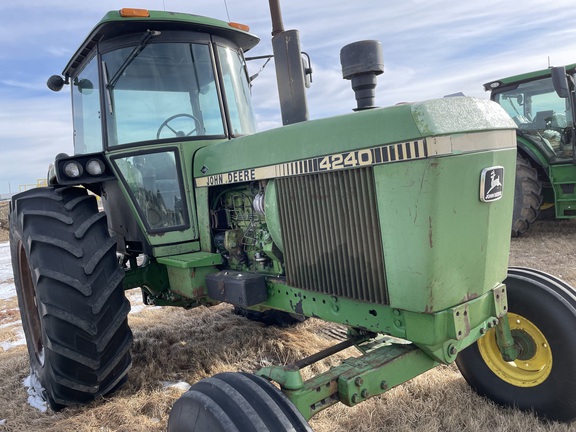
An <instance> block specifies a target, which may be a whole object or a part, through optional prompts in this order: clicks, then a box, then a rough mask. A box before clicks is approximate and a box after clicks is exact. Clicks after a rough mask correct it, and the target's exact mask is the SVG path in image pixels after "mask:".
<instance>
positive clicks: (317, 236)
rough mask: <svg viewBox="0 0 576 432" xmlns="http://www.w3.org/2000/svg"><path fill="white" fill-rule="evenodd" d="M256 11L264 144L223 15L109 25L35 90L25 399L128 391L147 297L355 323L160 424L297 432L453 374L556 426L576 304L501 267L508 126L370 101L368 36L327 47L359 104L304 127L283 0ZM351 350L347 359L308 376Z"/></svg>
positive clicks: (301, 72) (116, 19) (206, 392)
mask: <svg viewBox="0 0 576 432" xmlns="http://www.w3.org/2000/svg"><path fill="white" fill-rule="evenodd" d="M270 10H271V16H272V22H273V39H272V46H273V51H274V52H273V57H274V62H275V65H276V75H277V81H278V89H279V96H280V105H281V112H282V119H283V126H282V127H278V128H276V129H272V130H267V131H264V132H257V131H256V121H255V117H254V113H253V109H252V104H251V91H252V90H254V91H257V90H258V88H257V86H256V87H255V88H254V89H251V83H250V78H249V74H248V72H247V67H246V62H245V60H246V58H245V53H246V52H248V51H249V50H250V49H252V48H253V47H254V46H255V45H256V44H257V43H258V38H257V37H256V36H254V35H253V34H251V33H250V32H249V31H248V28H247V27H246V26H243V25H239V24H236V23H227V22H223V21H220V20H216V19H212V18H207V17H201V16H197V15H190V14H185V13H174V12H162V11H148V10H142V9H122V10H119V11H111V12H109V13H107V14H106V15H105V16H104V18H103V19H102V20H101V21H100V22H99V23H98V24H97V25H96V26H95V27H94V29H92V30H91V31H90V33H89V34H88V36H87V37H86V39H85V40H84V42H82V44H81V45H80V47H79V48H78V49H77V51H76V52H75V53H74V55H73V56H72V58H71V59H70V61H69V62H68V64H67V65H66V67H65V68H64V71H63V73H62V75H57V76H53V77H52V78H50V80H49V82H48V85H49V87H50V88H51V89H52V90H60V89H62V88H63V87H64V86H69V88H70V90H71V93H72V113H73V122H74V154H73V155H67V154H58V155H56V157H55V161H54V164H53V165H52V167H51V168H50V170H49V174H48V182H49V185H48V186H47V187H43V188H37V189H33V190H29V191H26V192H23V193H20V194H18V195H15V196H14V197H13V198H12V201H11V204H10V247H11V254H12V264H13V269H14V282H15V285H16V290H17V294H18V302H19V308H20V312H21V316H22V326H23V328H24V331H25V335H26V343H27V348H28V353H29V356H30V367H31V374H32V375H33V376H34V377H35V378H37V379H36V380H35V381H36V382H37V383H38V390H39V391H40V392H42V394H43V395H44V397H45V398H46V400H47V401H48V402H49V404H50V406H51V407H52V409H53V410H58V409H62V408H64V407H67V406H72V405H78V404H85V403H89V402H91V401H94V400H95V399H97V398H100V397H101V396H104V395H109V394H112V393H113V392H114V391H115V390H116V389H118V388H120V386H122V384H123V383H124V382H125V381H126V380H127V379H129V378H128V370H129V368H130V365H131V361H132V360H131V355H130V348H131V344H132V340H133V336H132V333H131V331H130V328H129V326H128V320H127V316H128V312H129V310H130V303H129V302H128V300H127V299H126V297H125V295H124V291H125V290H129V289H133V288H140V289H141V290H142V295H143V298H144V302H145V303H146V304H148V305H159V306H178V307H184V308H194V307H198V306H202V307H211V306H213V305H217V304H219V303H228V304H230V305H232V306H233V307H234V309H235V310H236V311H237V312H239V313H242V314H244V315H245V316H246V317H248V318H250V319H254V320H259V321H266V322H276V323H284V324H285V323H297V322H299V321H301V320H303V319H305V318H307V317H314V318H315V319H320V320H325V321H327V322H333V323H338V324H341V325H344V326H346V327H347V328H348V337H347V339H346V340H345V341H343V342H341V343H338V344H337V345H335V346H333V347H330V348H328V349H326V350H322V351H320V352H318V353H316V354H314V355H312V356H310V357H307V358H303V359H300V360H299V361H297V362H295V363H293V364H288V365H283V364H278V365H270V366H267V367H264V368H262V369H259V370H256V371H253V373H245V372H242V373H240V372H228V373H220V374H217V375H215V376H212V377H207V378H205V379H203V380H201V381H199V382H197V383H195V384H193V385H192V387H191V388H190V390H189V391H187V392H186V393H185V394H184V395H183V396H182V397H181V398H180V399H179V400H178V401H177V402H176V403H175V405H174V406H173V408H172V410H171V412H170V417H169V422H168V429H169V430H170V431H206V430H217V431H233V430H240V431H259V432H260V431H273V432H276V431H289V430H290V431H293V430H297V431H309V430H310V426H309V425H308V420H309V419H310V418H311V417H312V416H314V415H315V414H316V413H318V412H320V411H321V410H324V409H326V408H328V407H330V406H331V405H333V404H336V403H339V402H341V403H344V404H346V405H348V406H355V405H357V404H359V403H362V402H363V401H365V400H366V399H368V398H370V397H373V396H376V395H380V394H383V393H385V392H387V391H388V390H390V389H392V388H394V387H396V386H398V385H401V384H403V383H404V382H406V381H407V380H409V379H411V378H413V377H415V376H417V375H419V374H422V373H424V372H425V371H428V370H430V369H431V368H434V367H436V366H438V365H440V364H450V363H453V362H456V364H457V365H458V367H459V368H460V370H461V371H462V374H463V376H464V378H465V379H466V380H467V381H468V382H469V383H470V385H471V386H472V387H473V388H474V389H475V390H476V391H477V392H478V393H480V394H482V395H485V396H487V397H488V398H490V399H492V400H494V401H496V402H497V403H500V404H502V405H505V406H515V407H518V408H520V409H522V410H526V411H533V412H536V413H537V414H538V415H540V416H542V417H544V418H548V419H552V420H560V421H567V422H569V421H572V420H573V419H574V418H576V393H575V392H574V388H573V380H572V378H573V377H574V376H576V361H575V359H576V343H575V342H576V341H575V338H576V294H575V292H574V290H573V288H571V287H570V286H568V285H566V284H565V283H563V282H562V281H559V280H557V279H555V278H553V277H552V276H549V275H546V274H543V273H540V272H538V271H536V270H529V269H521V268H512V269H508V254H509V245H510V243H509V242H510V236H509V226H510V225H509V223H510V220H511V218H512V211H513V197H514V173H515V167H516V133H515V129H516V124H515V123H514V122H513V121H512V120H511V119H510V117H509V116H508V115H507V114H506V112H505V111H504V109H502V108H501V107H500V106H499V105H498V104H495V103H493V102H491V101H488V100H484V99H475V98H467V97H454V98H445V99H435V100H429V101H423V102H418V103H412V104H402V105H397V106H392V107H387V108H376V107H375V103H374V94H375V91H374V89H375V86H376V77H377V76H378V75H380V74H381V73H382V72H383V60H382V50H381V46H380V43H379V42H377V41H360V42H355V43H353V44H350V45H347V46H345V47H343V48H342V50H341V52H340V59H341V65H342V76H343V78H345V79H347V80H350V82H351V85H352V89H353V90H354V92H355V96H356V101H357V104H356V105H357V106H356V109H355V110H354V111H355V112H350V113H346V114H343V115H339V116H337V117H332V118H325V119H318V120H308V110H307V105H306V97H305V88H306V84H307V82H308V80H307V78H306V74H307V73H308V72H309V70H310V68H309V67H308V66H307V65H306V64H305V63H304V62H303V59H302V53H301V49H300V41H299V35H298V32H297V31H296V30H284V28H283V24H282V19H281V15H280V9H279V5H278V2H277V1H273V0H270ZM326 97H330V95H326ZM524 100H527V99H524ZM514 103H517V104H519V102H516V101H515V102H514ZM515 106H516V105H515ZM463 114H465V115H463ZM554 121H555V122H557V123H558V122H560V120H559V119H556V120H554ZM555 124H556V123H555ZM558 133H559V134H560V135H561V139H560V143H562V139H565V138H562V136H563V134H565V133H566V129H565V128H564V129H562V128H560V130H558ZM552 151H555V152H561V151H563V147H562V150H560V149H558V150H553V149H551V150H550V152H552ZM94 195H97V196H99V197H100V198H101V201H102V205H103V209H104V210H103V211H100V209H99V208H98V205H97V201H96V197H95V196H94ZM231 310H232V308H231ZM399 340H400V342H401V343H398V342H399ZM351 346H355V347H357V348H358V350H359V353H360V354H359V355H358V357H353V358H349V359H347V360H345V361H343V362H341V363H339V364H336V365H334V366H332V367H331V368H329V369H328V370H326V371H325V372H322V373H317V374H315V375H314V376H312V377H311V378H309V379H304V377H303V375H302V373H301V371H302V369H304V368H306V367H307V366H310V365H312V364H314V363H315V362H317V361H319V360H321V359H324V358H326V357H328V356H330V355H332V354H334V353H337V352H339V351H341V350H343V349H345V348H347V347H351ZM479 409H481V407H479Z"/></svg>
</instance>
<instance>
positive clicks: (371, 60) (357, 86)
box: [340, 40, 384, 111]
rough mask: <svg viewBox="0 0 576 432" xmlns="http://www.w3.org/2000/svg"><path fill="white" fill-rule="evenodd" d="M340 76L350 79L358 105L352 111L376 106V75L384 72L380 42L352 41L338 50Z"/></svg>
mask: <svg viewBox="0 0 576 432" xmlns="http://www.w3.org/2000/svg"><path fill="white" fill-rule="evenodd" d="M340 64H341V65H342V77H343V78H344V79H347V80H350V81H351V83H352V90H354V93H355V94H356V103H357V105H358V107H357V108H356V109H354V111H361V110H365V109H370V108H376V106H375V105H374V98H375V95H376V92H375V89H376V84H377V80H376V77H377V76H378V75H380V74H381V73H382V72H384V57H383V55H382V44H381V43H380V42H379V41H376V40H365V41H359V42H354V43H351V44H348V45H346V46H344V47H343V48H342V49H341V50H340Z"/></svg>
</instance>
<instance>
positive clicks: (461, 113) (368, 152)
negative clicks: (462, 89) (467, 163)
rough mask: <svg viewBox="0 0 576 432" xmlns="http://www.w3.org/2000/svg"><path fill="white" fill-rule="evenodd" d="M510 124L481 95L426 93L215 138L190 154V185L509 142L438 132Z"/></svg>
mask: <svg viewBox="0 0 576 432" xmlns="http://www.w3.org/2000/svg"><path fill="white" fill-rule="evenodd" d="M515 128H516V125H515V123H514V122H513V121H512V119H510V117H509V116H508V114H506V112H505V111H504V110H503V109H502V108H501V107H500V106H499V105H498V104H495V103H493V102H490V101H488V100H485V99H477V98H469V97H452V98H443V99H434V100H430V101H425V102H419V103H414V104H404V105H397V106H393V107H388V108H380V109H372V110H366V111H360V112H356V113H351V114H346V115H342V116H338V117H332V118H328V119H320V120H312V121H307V122H301V123H297V124H293V125H289V126H284V127H281V128H277V129H272V130H268V131H265V132H261V133H257V134H254V135H248V136H244V137H241V138H237V139H234V140H233V141H224V142H220V143H216V144H214V145H210V146H208V147H206V148H203V149H201V150H199V151H198V152H197V154H196V157H195V161H194V176H195V178H196V186H198V187H203V186H212V185H217V184H227V183H239V182H244V181H252V180H261V179H265V178H274V177H278V176H285V175H302V174H309V173H315V172H321V171H326V170H335V169H345V168H354V167H357V166H362V165H371V164H373V163H387V162H399V161H402V160H409V159H419V158H425V157H434V156H443V155H450V154H460V153H467V152H477V151H482V150H490V149H495V148H504V147H510V146H514V145H515V140H514V139H510V140H503V141H502V142H497V143H495V142H494V141H491V140H486V141H483V140H481V139H480V140H476V141H475V142H466V143H465V144H464V145H462V141H461V140H460V141H459V144H458V145H456V146H454V145H453V142H452V141H451V140H450V139H441V138H440V137H442V136H450V135H455V134H456V135H458V134H463V133H469V132H485V131H491V130H501V129H509V130H510V131H511V133H512V134H513V133H514V132H513V130H514V129H515ZM472 141H473V140H472ZM484 143H486V144H484ZM484 146H486V147H484ZM495 146H496V147H495ZM499 146H501V147H499Z"/></svg>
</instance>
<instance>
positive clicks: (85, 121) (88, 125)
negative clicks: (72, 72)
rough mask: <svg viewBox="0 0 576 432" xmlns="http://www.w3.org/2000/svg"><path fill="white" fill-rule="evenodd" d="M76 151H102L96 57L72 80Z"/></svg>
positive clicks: (80, 152) (79, 152) (81, 152)
mask: <svg viewBox="0 0 576 432" xmlns="http://www.w3.org/2000/svg"><path fill="white" fill-rule="evenodd" d="M72 112H73V122H74V152H75V153H76V154H84V153H95V152H99V151H102V149H103V147H102V123H101V112H100V92H99V88H98V62H97V61H96V57H94V58H92V60H90V61H89V62H88V64H86V66H85V67H84V69H82V70H81V71H80V73H79V74H78V75H77V76H76V77H74V79H73V80H72Z"/></svg>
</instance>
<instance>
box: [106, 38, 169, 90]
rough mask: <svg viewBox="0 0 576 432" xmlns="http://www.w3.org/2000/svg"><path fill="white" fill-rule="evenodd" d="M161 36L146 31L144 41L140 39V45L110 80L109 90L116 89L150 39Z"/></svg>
mask: <svg viewBox="0 0 576 432" xmlns="http://www.w3.org/2000/svg"><path fill="white" fill-rule="evenodd" d="M159 35H160V32H159V31H157V30H146V33H145V34H144V36H142V39H140V42H138V45H136V46H135V47H134V49H133V50H132V52H131V53H130V55H128V57H126V60H124V63H122V64H121V65H120V68H118V70H117V71H116V73H115V74H114V76H113V77H112V78H111V79H110V81H108V85H107V88H108V89H112V88H114V86H115V85H116V83H117V82H118V80H119V79H120V77H121V76H122V74H123V73H124V71H125V70H126V68H127V67H128V66H130V63H132V62H133V61H134V59H135V58H136V57H138V54H140V53H141V52H142V50H143V49H144V48H145V47H146V45H147V44H148V42H149V41H150V39H151V38H153V37H154V36H159Z"/></svg>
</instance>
